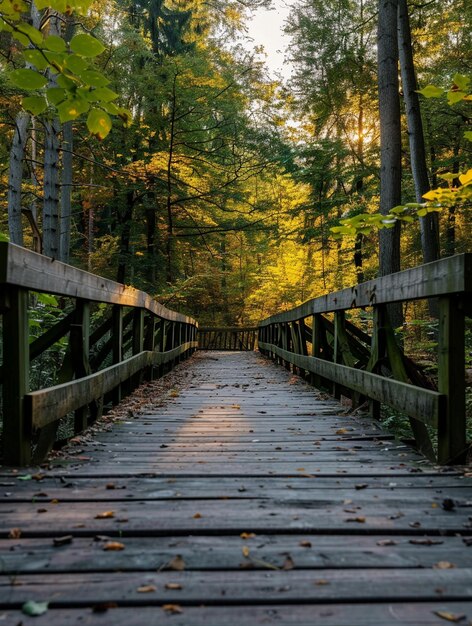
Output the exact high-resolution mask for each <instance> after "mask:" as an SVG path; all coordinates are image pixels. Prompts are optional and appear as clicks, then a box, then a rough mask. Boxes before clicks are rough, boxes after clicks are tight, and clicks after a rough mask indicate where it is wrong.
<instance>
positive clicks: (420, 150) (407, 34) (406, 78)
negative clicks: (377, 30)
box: [398, 0, 440, 263]
mask: <svg viewBox="0 0 472 626" xmlns="http://www.w3.org/2000/svg"><path fill="white" fill-rule="evenodd" d="M398 48H399V57H400V69H401V76H402V85H403V94H404V100H405V110H406V119H407V124H408V139H409V142H410V156H411V169H412V174H413V180H414V182H415V191H416V201H417V202H423V195H424V194H425V193H426V192H428V191H429V190H430V184H429V178H428V168H427V165H426V149H425V142H424V132H423V123H422V120H421V109H420V101H419V97H418V93H417V91H416V90H417V89H418V85H417V82H416V75H415V65H414V59H413V47H412V42H411V29H410V19H409V16H408V4H407V0H398ZM420 229H421V247H422V250H423V261H424V262H425V263H429V262H430V261H436V260H437V259H439V256H440V253H439V222H438V215H437V213H430V214H429V215H426V216H425V217H422V218H420Z"/></svg>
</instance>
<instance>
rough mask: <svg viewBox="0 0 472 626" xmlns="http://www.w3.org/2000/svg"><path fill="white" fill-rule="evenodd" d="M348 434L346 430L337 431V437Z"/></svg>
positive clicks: (339, 429)
mask: <svg viewBox="0 0 472 626" xmlns="http://www.w3.org/2000/svg"><path fill="white" fill-rule="evenodd" d="M346 433H347V429H346V428H338V430H337V431H336V434H337V435H345V434H346Z"/></svg>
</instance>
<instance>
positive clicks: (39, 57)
mask: <svg viewBox="0 0 472 626" xmlns="http://www.w3.org/2000/svg"><path fill="white" fill-rule="evenodd" d="M23 56H24V58H25V61H26V62H27V63H31V65H34V66H35V68H36V69H37V70H45V69H46V68H48V67H49V63H48V62H47V60H46V59H45V58H44V56H43V54H42V53H41V52H40V51H39V50H33V49H30V50H23Z"/></svg>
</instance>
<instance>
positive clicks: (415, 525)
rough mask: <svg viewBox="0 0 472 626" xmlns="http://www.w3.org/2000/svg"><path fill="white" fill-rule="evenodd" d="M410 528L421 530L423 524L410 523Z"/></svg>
mask: <svg viewBox="0 0 472 626" xmlns="http://www.w3.org/2000/svg"><path fill="white" fill-rule="evenodd" d="M408 526H411V528H420V527H421V522H410V523H409V524H408Z"/></svg>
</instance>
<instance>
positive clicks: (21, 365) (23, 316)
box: [3, 287, 31, 465]
mask: <svg viewBox="0 0 472 626" xmlns="http://www.w3.org/2000/svg"><path fill="white" fill-rule="evenodd" d="M5 305H6V306H5V311H4V313H3V355H4V364H5V366H4V368H3V371H4V379H3V458H4V462H5V464H6V465H28V464H29V463H30V460H31V423H30V421H29V419H28V417H27V416H26V414H25V406H24V396H25V394H27V393H28V392H29V326H28V291H27V290H26V289H19V288H17V287H7V288H5Z"/></svg>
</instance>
